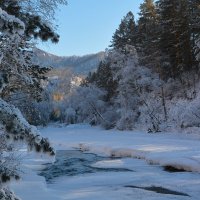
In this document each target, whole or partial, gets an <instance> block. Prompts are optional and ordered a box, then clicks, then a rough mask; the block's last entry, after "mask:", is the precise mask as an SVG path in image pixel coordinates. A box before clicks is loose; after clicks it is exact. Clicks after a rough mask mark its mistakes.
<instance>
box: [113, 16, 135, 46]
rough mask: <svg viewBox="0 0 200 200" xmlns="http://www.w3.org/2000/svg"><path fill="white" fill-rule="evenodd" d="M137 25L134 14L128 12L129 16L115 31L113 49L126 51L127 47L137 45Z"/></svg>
mask: <svg viewBox="0 0 200 200" xmlns="http://www.w3.org/2000/svg"><path fill="white" fill-rule="evenodd" d="M135 35H136V24H135V20H134V15H133V13H132V12H128V13H127V15H126V16H125V17H124V18H123V19H122V20H121V23H120V25H119V28H118V29H117V30H116V31H115V33H114V35H113V37H112V41H111V43H112V44H111V47H113V48H115V49H122V50H124V49H125V46H126V45H127V44H128V45H135V43H136V37H135Z"/></svg>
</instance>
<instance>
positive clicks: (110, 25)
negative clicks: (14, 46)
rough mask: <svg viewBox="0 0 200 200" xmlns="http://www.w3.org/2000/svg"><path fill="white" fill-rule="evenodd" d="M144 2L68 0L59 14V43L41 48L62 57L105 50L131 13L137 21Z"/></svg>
mask: <svg viewBox="0 0 200 200" xmlns="http://www.w3.org/2000/svg"><path fill="white" fill-rule="evenodd" d="M142 2H143V0H68V5H67V6H62V7H61V8H60V9H59V11H57V13H56V18H57V20H56V24H57V25H58V30H57V32H58V33H59V35H60V42H59V43H58V44H51V43H50V42H48V43H40V44H39V45H38V47H39V48H41V49H43V50H45V51H47V52H50V53H53V54H55V55H59V56H70V55H85V54H90V53H96V52H99V51H103V50H105V48H107V47H108V46H109V44H110V41H111V39H112V35H113V33H114V32H115V30H116V29H117V28H118V26H119V24H120V21H121V19H122V18H123V16H125V15H126V13H127V12H128V11H132V12H133V13H134V14H135V17H136V18H137V13H138V12H139V5H140V4H141V3H142Z"/></svg>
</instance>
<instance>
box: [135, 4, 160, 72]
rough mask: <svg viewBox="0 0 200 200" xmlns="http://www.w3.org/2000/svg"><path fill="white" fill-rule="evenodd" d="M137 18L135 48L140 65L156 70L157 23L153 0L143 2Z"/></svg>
mask: <svg viewBox="0 0 200 200" xmlns="http://www.w3.org/2000/svg"><path fill="white" fill-rule="evenodd" d="M139 16H140V18H139V20H138V28H137V29H138V34H137V45H136V48H137V51H138V53H139V56H140V63H141V64H142V65H145V66H147V67H153V68H154V69H157V67H158V62H157V58H158V56H159V53H158V35H159V23H158V14H157V11H156V6H155V5H154V2H153V0H145V1H144V3H143V4H141V5H140V13H139Z"/></svg>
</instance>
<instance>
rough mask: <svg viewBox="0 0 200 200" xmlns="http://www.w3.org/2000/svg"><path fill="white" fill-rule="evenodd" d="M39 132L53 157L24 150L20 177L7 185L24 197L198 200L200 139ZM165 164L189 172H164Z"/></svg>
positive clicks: (86, 130) (79, 128)
mask: <svg viewBox="0 0 200 200" xmlns="http://www.w3.org/2000/svg"><path fill="white" fill-rule="evenodd" d="M41 133H42V135H43V136H44V137H48V138H49V139H50V141H51V142H52V144H53V146H54V147H55V149H56V150H57V153H56V161H55V162H54V163H52V162H51V163H49V164H47V163H48V160H49V159H47V160H46V158H44V157H43V156H42V155H41V156H38V155H32V156H31V155H29V153H28V154H27V156H26V158H25V160H24V162H23V166H24V167H23V168H24V169H23V170H24V172H25V173H24V174H23V176H22V179H21V180H20V181H19V182H17V183H12V184H11V186H10V187H11V188H12V189H13V191H14V192H15V193H16V194H17V195H18V196H19V197H21V199H22V200H35V199H37V200H47V199H48V200H134V199H135V200H147V199H148V200H199V199H200V173H199V172H200V171H199V169H200V140H199V139H196V138H195V139H193V138H188V136H180V135H172V134H159V135H149V134H146V133H143V132H128V131H127V132H119V131H116V130H112V131H105V130H102V129H100V128H98V127H97V128H93V127H90V126H88V125H74V126H66V127H65V126H64V127H54V126H52V127H47V128H45V129H42V130H41ZM77 149H78V150H77ZM80 150H81V151H80ZM137 158H140V159H137ZM45 163H46V164H45ZM168 165H171V166H175V167H178V168H182V169H186V170H188V172H185V171H176V172H169V171H166V170H165V166H168ZM190 171H191V172H190Z"/></svg>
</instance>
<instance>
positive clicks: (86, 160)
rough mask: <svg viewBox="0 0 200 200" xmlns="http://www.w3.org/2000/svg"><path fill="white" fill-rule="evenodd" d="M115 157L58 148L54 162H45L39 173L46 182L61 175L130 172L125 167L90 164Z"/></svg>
mask: <svg viewBox="0 0 200 200" xmlns="http://www.w3.org/2000/svg"><path fill="white" fill-rule="evenodd" d="M113 159H117V158H107V157H101V156H98V155H95V154H92V153H83V152H81V151H77V150H59V151H57V152H56V161H55V163H53V164H52V163H49V164H45V169H43V170H42V171H41V172H40V173H39V175H41V176H44V177H45V179H46V181H47V183H51V182H53V181H54V179H55V178H58V177H62V176H77V175H81V174H87V173H98V172H108V173H109V172H130V171H131V170H129V169H125V168H105V169H104V168H96V167H92V164H94V163H96V162H97V161H101V160H113Z"/></svg>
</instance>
